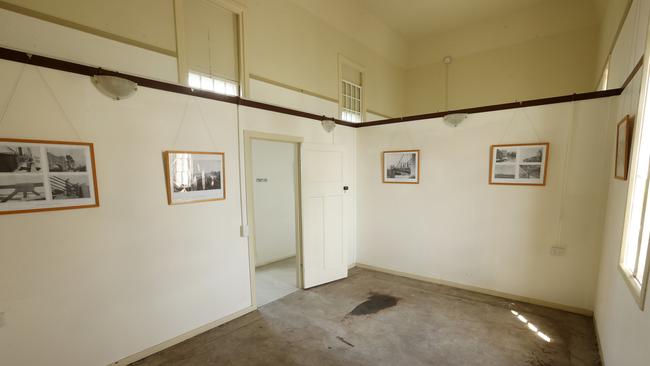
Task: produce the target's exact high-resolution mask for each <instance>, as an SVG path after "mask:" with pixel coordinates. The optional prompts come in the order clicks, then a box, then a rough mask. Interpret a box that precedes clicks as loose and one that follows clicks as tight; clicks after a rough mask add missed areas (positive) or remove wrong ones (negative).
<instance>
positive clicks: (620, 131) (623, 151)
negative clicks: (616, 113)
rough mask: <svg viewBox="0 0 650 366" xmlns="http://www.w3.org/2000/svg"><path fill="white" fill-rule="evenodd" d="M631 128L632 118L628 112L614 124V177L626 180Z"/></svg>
mask: <svg viewBox="0 0 650 366" xmlns="http://www.w3.org/2000/svg"><path fill="white" fill-rule="evenodd" d="M633 129H634V119H633V118H632V117H630V115H629V114H628V115H626V116H625V117H623V119H622V120H621V121H620V122H619V123H618V124H617V125H616V157H615V160H614V178H616V179H620V180H627V175H628V171H629V167H630V148H631V147H632V146H631V144H630V140H631V139H632V132H633Z"/></svg>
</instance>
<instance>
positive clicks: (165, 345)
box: [108, 306, 257, 366]
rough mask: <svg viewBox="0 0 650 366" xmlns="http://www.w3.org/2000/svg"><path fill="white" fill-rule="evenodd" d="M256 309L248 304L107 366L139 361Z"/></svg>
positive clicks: (123, 365) (124, 364) (121, 365)
mask: <svg viewBox="0 0 650 366" xmlns="http://www.w3.org/2000/svg"><path fill="white" fill-rule="evenodd" d="M256 309H257V307H255V306H249V307H247V308H244V309H242V310H240V311H238V312H235V313H233V314H230V315H228V316H226V317H223V318H221V319H217V320H215V321H213V322H210V323H208V324H205V325H203V326H200V327H198V328H196V329H193V330H190V331H189V332H187V333H183V334H181V335H179V336H176V337H174V338H172V339H170V340H167V341H165V342H162V343H160V344H157V345H155V346H153V347H149V348H147V349H145V350H143V351H140V352H138V353H135V354H133V355H131V356H127V357H125V358H123V359H121V360H119V361H116V362H113V363H111V364H109V365H108V366H126V365H129V364H131V363H133V362H135V361H139V360H141V359H143V358H145V357H148V356H151V355H153V354H154V353H157V352H160V351H162V350H164V349H167V348H169V347H171V346H174V345H177V344H179V343H181V342H183V341H186V340H188V339H190V338H192V337H195V336H197V335H199V334H201V333H205V332H207V331H209V330H210V329H212V328H216V327H218V326H220V325H223V324H225V323H228V322H229V321H231V320H235V319H237V318H239V317H241V316H244V315H246V314H248V313H250V312H251V311H254V310H256Z"/></svg>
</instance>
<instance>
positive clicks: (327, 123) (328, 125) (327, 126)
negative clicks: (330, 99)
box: [321, 116, 336, 133]
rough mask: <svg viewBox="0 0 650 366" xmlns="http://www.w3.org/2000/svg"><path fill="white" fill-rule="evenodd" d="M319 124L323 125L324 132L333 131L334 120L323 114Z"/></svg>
mask: <svg viewBox="0 0 650 366" xmlns="http://www.w3.org/2000/svg"><path fill="white" fill-rule="evenodd" d="M321 126H323V129H324V130H325V132H327V133H330V132H332V131H334V128H336V122H334V121H333V120H331V119H329V118H327V117H325V116H323V120H322V121H321Z"/></svg>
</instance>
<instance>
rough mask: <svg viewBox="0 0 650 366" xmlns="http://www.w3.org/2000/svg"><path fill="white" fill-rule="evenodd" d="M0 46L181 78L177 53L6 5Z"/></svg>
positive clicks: (136, 72)
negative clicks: (55, 20)
mask: <svg viewBox="0 0 650 366" xmlns="http://www.w3.org/2000/svg"><path fill="white" fill-rule="evenodd" d="M0 46H2V47H8V48H13V49H18V50H22V51H26V52H33V53H36V54H39V55H44V56H50V57H55V58H60V59H63V60H71V61H75V62H79V63H82V64H86V65H93V66H98V67H103V68H106V69H109V70H115V71H120V72H125V73H130V74H134V75H141V76H145V77H149V78H154V79H159V80H164V81H169V82H177V81H178V68H177V62H176V58H175V57H172V56H167V55H163V54H160V53H158V52H154V51H150V50H146V49H143V48H140V47H135V46H132V45H128V44H125V43H122V42H117V41H114V40H110V39H107V38H104V37H100V36H96V35H93V34H89V33H85V32H80V31H78V30H75V29H72V28H68V27H64V26H61V25H57V24H54V23H50V22H46V21H43V20H40V19H36V18H32V17H29V16H25V15H22V14H18V13H15V12H12V11H8V10H4V9H0ZM126 55H128V56H129V57H125V56H126Z"/></svg>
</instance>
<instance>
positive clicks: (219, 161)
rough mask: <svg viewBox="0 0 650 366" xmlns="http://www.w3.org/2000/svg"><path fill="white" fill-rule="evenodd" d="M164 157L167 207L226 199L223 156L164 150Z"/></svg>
mask: <svg viewBox="0 0 650 366" xmlns="http://www.w3.org/2000/svg"><path fill="white" fill-rule="evenodd" d="M163 158H164V162H165V177H166V180H167V201H168V203H169V204H170V205H176V204H182V203H192V202H205V201H219V200H223V199H225V198H226V181H225V176H224V164H225V163H224V153H222V152H198V151H165V152H164V153H163Z"/></svg>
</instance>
